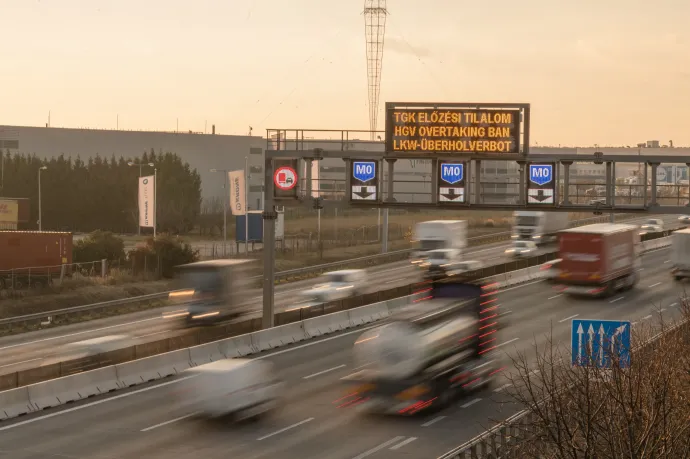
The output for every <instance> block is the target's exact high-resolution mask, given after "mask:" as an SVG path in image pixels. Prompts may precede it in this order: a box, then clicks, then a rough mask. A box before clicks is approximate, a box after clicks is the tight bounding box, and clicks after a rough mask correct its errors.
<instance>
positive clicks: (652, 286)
mask: <svg viewBox="0 0 690 459" xmlns="http://www.w3.org/2000/svg"><path fill="white" fill-rule="evenodd" d="M657 285H661V282H657V283H656V284H652V285H650V286H649V287H647V288H654V287H656V286H657Z"/></svg>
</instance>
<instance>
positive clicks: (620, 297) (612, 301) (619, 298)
mask: <svg viewBox="0 0 690 459" xmlns="http://www.w3.org/2000/svg"><path fill="white" fill-rule="evenodd" d="M623 298H625V297H624V296H619V297H618V298H616V299H613V300H611V301H609V303H615V302H616V301H620V300H622V299H623Z"/></svg>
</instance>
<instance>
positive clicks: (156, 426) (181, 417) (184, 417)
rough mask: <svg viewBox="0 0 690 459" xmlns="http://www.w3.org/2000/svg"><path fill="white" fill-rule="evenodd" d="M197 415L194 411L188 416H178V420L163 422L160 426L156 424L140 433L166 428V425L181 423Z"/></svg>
mask: <svg viewBox="0 0 690 459" xmlns="http://www.w3.org/2000/svg"><path fill="white" fill-rule="evenodd" d="M197 414H199V412H198V411H195V412H194V413H190V414H185V415H184V416H180V417H179V418H175V419H171V420H169V421H165V422H161V423H160V424H156V425H155V426H151V427H147V428H145V429H141V431H140V432H148V431H149V430H153V429H157V428H158V427H163V426H167V425H168V424H172V423H173V422H177V421H181V420H183V419H187V418H191V417H192V416H196V415H197Z"/></svg>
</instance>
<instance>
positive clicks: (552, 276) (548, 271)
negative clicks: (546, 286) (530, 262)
mask: <svg viewBox="0 0 690 459" xmlns="http://www.w3.org/2000/svg"><path fill="white" fill-rule="evenodd" d="M561 261H563V260H562V259H561V258H556V259H555V260H551V261H548V262H546V263H544V264H543V265H541V268H539V269H540V270H541V271H543V272H544V279H546V281H547V282H555V281H556V279H558V275H559V274H560V273H561V269H560V265H561Z"/></svg>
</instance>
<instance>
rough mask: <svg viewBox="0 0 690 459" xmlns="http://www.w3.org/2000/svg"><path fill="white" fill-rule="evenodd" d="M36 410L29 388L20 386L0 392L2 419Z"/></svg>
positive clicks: (0, 413)
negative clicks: (30, 397) (32, 403)
mask: <svg viewBox="0 0 690 459" xmlns="http://www.w3.org/2000/svg"><path fill="white" fill-rule="evenodd" d="M32 411H34V408H33V405H31V401H30V399H29V388H28V387H20V388H18V389H10V390H6V391H2V392H0V420H5V419H10V418H16V417H17V416H21V415H23V414H29V413H31V412H32Z"/></svg>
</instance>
